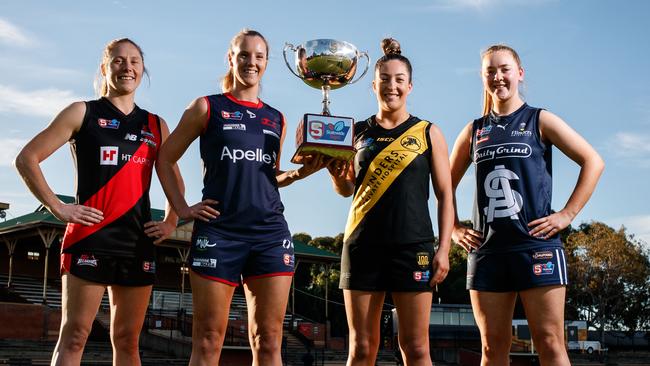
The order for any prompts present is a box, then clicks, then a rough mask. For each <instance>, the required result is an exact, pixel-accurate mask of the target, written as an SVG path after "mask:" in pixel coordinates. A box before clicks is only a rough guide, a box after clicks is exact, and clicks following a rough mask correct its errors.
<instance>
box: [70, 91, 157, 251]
mask: <svg viewBox="0 0 650 366" xmlns="http://www.w3.org/2000/svg"><path fill="white" fill-rule="evenodd" d="M160 142H161V136H160V120H159V118H158V116H156V115H154V114H151V113H149V112H147V111H145V110H143V109H140V108H139V107H138V106H135V108H134V109H133V111H131V113H129V114H128V115H125V114H123V113H122V112H121V111H120V110H119V109H117V108H116V107H115V106H114V105H113V104H112V103H111V102H109V101H108V100H107V99H106V98H101V99H99V100H93V101H88V102H86V114H85V116H84V120H83V123H82V125H81V128H80V130H79V132H77V133H76V134H75V135H74V136H73V137H72V139H71V140H70V147H71V149H72V156H73V159H74V161H75V165H76V167H77V196H76V202H77V203H78V204H82V205H85V206H90V207H94V208H96V209H98V210H100V211H102V212H103V213H104V220H103V221H102V222H100V223H99V224H95V225H93V226H85V225H81V224H72V223H69V224H68V226H67V228H66V231H65V235H64V237H63V244H62V246H61V251H62V252H63V253H73V254H80V253H92V254H100V255H112V256H120V257H135V256H142V255H147V256H148V255H151V254H153V241H152V239H151V238H149V237H147V236H146V235H145V233H144V224H145V223H146V222H148V221H150V220H151V204H150V201H149V186H150V182H151V173H152V169H153V166H154V162H155V159H156V157H157V154H158V148H159V147H160Z"/></svg>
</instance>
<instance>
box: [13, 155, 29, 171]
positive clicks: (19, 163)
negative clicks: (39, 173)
mask: <svg viewBox="0 0 650 366" xmlns="http://www.w3.org/2000/svg"><path fill="white" fill-rule="evenodd" d="M28 160H29V159H27V157H26V156H25V154H24V153H23V152H22V151H21V152H20V153H19V154H18V156H16V158H15V159H14V161H13V166H14V168H16V170H18V172H19V173H21V174H23V172H24V171H25V170H26V169H27V166H28V165H29V163H28Z"/></svg>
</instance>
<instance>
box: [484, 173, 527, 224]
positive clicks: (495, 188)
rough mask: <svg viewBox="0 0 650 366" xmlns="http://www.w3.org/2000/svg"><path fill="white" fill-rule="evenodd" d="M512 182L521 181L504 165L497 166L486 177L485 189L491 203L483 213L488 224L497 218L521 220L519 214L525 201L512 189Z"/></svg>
mask: <svg viewBox="0 0 650 366" xmlns="http://www.w3.org/2000/svg"><path fill="white" fill-rule="evenodd" d="M511 180H519V177H518V176H517V174H515V172H513V171H512V170H508V169H506V167H505V166H504V165H497V166H495V167H494V171H492V172H490V173H489V174H488V175H487V176H486V177H485V182H484V184H483V187H484V188H485V195H486V196H487V197H489V198H490V201H489V203H488V207H485V208H483V212H484V214H485V215H486V216H487V222H488V223H490V222H492V221H494V219H495V218H497V219H498V218H503V217H510V218H511V219H513V220H518V219H519V218H518V216H517V214H518V213H519V211H521V207H522V203H523V199H522V197H521V194H520V193H519V192H517V191H515V190H514V189H512V188H511V187H510V181H511Z"/></svg>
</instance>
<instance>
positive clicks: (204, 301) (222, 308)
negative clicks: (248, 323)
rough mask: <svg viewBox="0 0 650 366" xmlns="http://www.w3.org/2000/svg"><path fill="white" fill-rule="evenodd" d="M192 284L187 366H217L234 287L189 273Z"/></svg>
mask: <svg viewBox="0 0 650 366" xmlns="http://www.w3.org/2000/svg"><path fill="white" fill-rule="evenodd" d="M190 281H191V283H192V302H193V304H194V308H193V309H194V315H193V317H192V356H191V357H190V365H192V366H199V365H200V366H203V365H211V366H212V365H218V364H219V356H221V349H222V347H223V340H224V337H225V336H226V329H227V326H228V312H229V310H230V301H231V300H232V295H233V293H234V292H235V287H234V286H230V285H226V284H224V283H221V282H217V281H212V280H209V279H206V278H203V277H201V276H199V275H198V274H196V273H195V272H193V271H190Z"/></svg>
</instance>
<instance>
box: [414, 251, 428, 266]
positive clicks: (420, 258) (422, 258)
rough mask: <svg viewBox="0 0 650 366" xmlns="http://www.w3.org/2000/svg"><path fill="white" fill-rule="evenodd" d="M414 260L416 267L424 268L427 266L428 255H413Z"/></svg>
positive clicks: (421, 253) (423, 253)
mask: <svg viewBox="0 0 650 366" xmlns="http://www.w3.org/2000/svg"><path fill="white" fill-rule="evenodd" d="M415 258H416V260H417V262H418V266H420V267H426V266H428V265H429V253H427V252H420V253H417V254H416V255H415Z"/></svg>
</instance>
